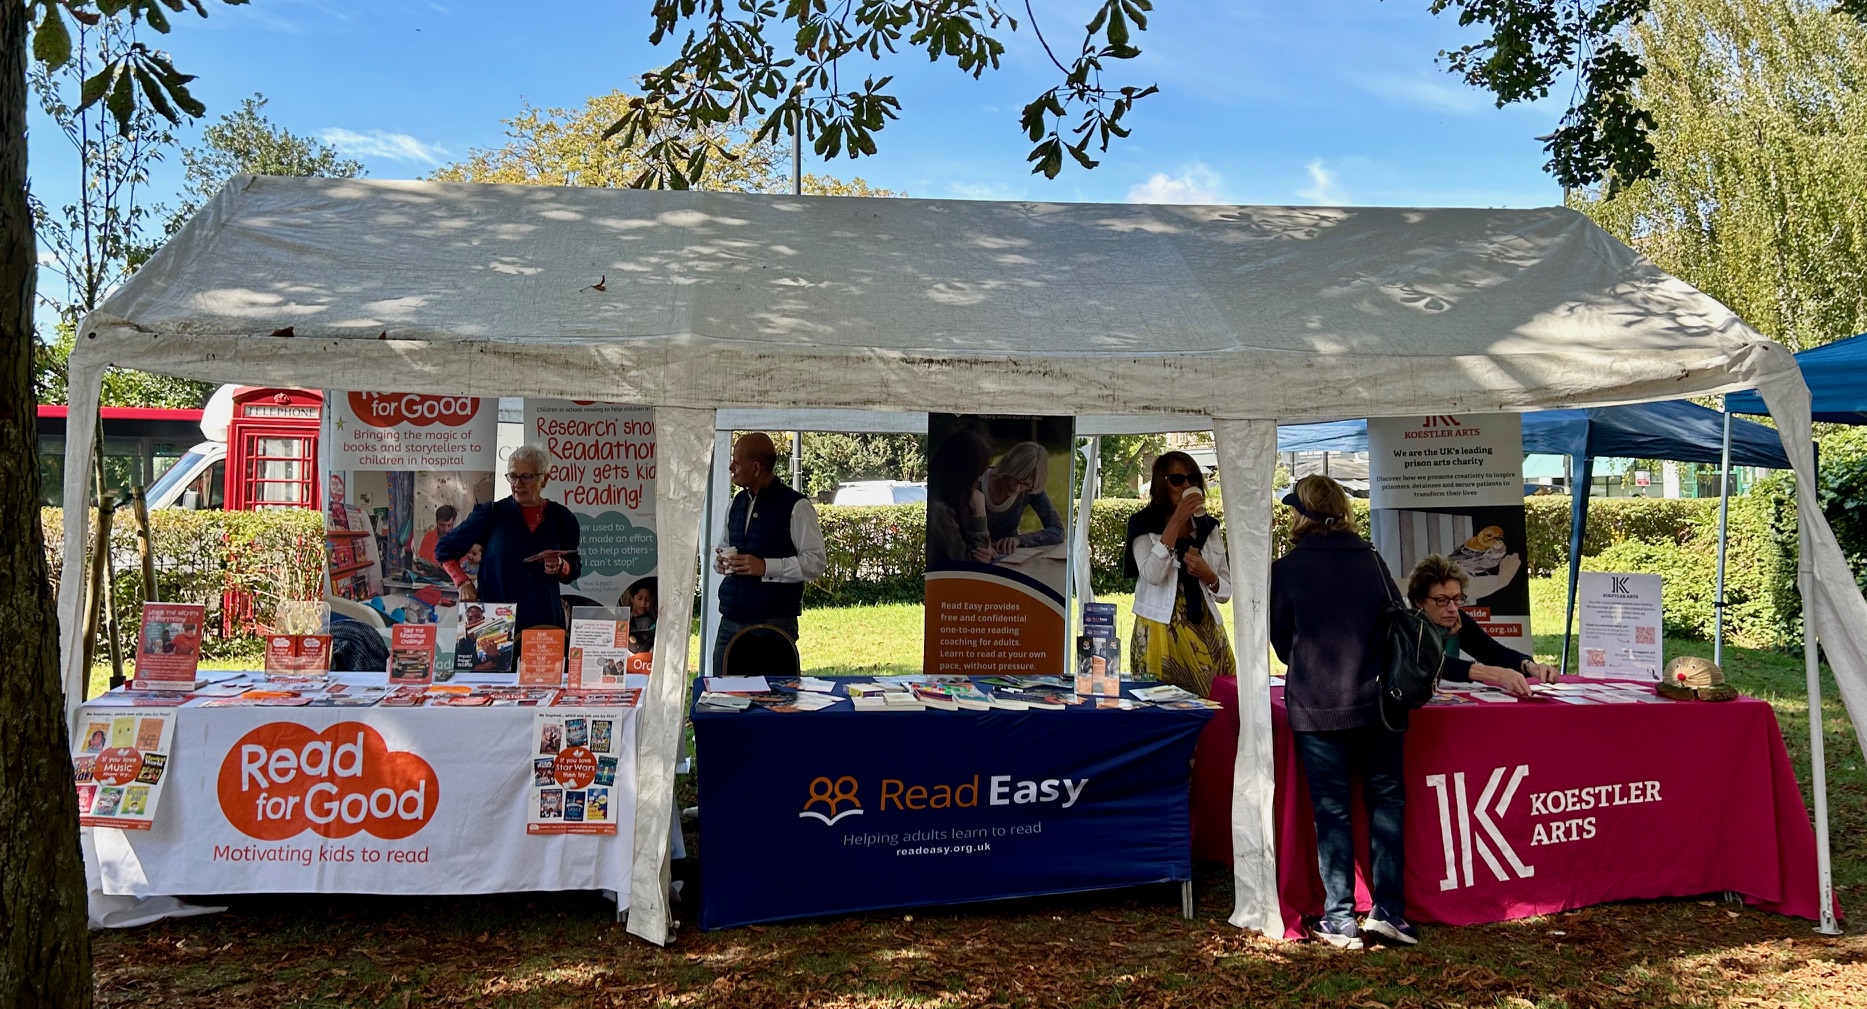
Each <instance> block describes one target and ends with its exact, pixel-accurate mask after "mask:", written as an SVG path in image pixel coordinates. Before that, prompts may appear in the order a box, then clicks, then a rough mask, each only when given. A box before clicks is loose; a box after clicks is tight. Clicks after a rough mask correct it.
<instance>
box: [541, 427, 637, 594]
mask: <svg viewBox="0 0 1867 1009" xmlns="http://www.w3.org/2000/svg"><path fill="white" fill-rule="evenodd" d="M525 440H526V442H528V443H530V444H533V445H537V446H538V447H540V448H542V449H544V450H545V451H546V452H549V453H550V454H551V480H550V482H549V483H548V484H547V485H546V486H545V496H546V497H548V498H550V499H551V500H553V501H557V502H559V503H561V504H562V505H564V507H566V508H569V509H570V510H571V511H572V512H574V513H576V515H577V520H578V525H579V527H580V529H581V533H580V539H579V542H578V550H579V553H580V555H581V558H582V560H583V575H582V576H581V577H579V578H578V579H577V580H576V581H575V582H572V583H570V587H568V588H567V589H566V590H565V591H566V592H572V593H576V594H578V595H582V596H586V597H588V598H589V599H590V600H591V601H593V602H594V603H595V604H596V605H599V606H616V605H618V600H620V599H622V597H623V594H624V593H625V592H626V591H627V590H628V589H629V587H630V586H631V585H634V584H635V583H637V582H638V581H640V580H641V579H643V578H648V577H651V576H653V575H654V573H655V412H654V411H653V410H650V409H647V408H644V407H630V406H620V405H618V404H615V403H591V402H585V401H582V400H562V399H527V400H526V401H525Z"/></svg>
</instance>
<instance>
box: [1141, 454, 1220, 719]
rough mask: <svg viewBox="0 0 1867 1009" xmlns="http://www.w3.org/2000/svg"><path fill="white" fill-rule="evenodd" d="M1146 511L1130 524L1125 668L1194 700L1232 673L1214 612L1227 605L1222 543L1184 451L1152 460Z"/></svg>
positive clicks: (1195, 469)
mask: <svg viewBox="0 0 1867 1009" xmlns="http://www.w3.org/2000/svg"><path fill="white" fill-rule="evenodd" d="M1148 493H1149V500H1148V503H1147V507H1145V508H1142V509H1141V510H1140V511H1138V512H1136V513H1135V514H1134V517H1133V518H1131V519H1129V520H1128V553H1127V554H1126V555H1125V556H1124V557H1123V558H1122V568H1123V573H1125V574H1126V575H1127V576H1128V577H1130V578H1133V579H1134V580H1135V586H1134V634H1133V641H1132V643H1131V644H1130V645H1129V664H1130V665H1131V666H1132V667H1133V668H1134V672H1135V675H1136V677H1137V678H1144V679H1153V680H1160V681H1163V682H1166V683H1172V684H1175V685H1177V686H1179V687H1182V688H1184V689H1187V690H1191V691H1192V692H1194V693H1196V694H1198V695H1199V696H1201V697H1206V696H1209V695H1210V694H1211V693H1212V678H1213V677H1215V676H1233V675H1236V674H1237V668H1236V663H1235V661H1234V660H1233V658H1232V644H1231V642H1230V641H1229V640H1227V638H1226V636H1225V622H1224V621H1223V620H1221V619H1220V617H1219V605H1220V604H1221V603H1224V602H1226V601H1228V600H1230V599H1231V598H1232V583H1231V572H1230V571H1229V570H1228V569H1227V567H1226V564H1225V536H1224V534H1222V533H1221V532H1220V531H1219V521H1218V520H1217V519H1215V518H1213V517H1212V516H1210V515H1207V514H1206V509H1205V501H1206V481H1205V479H1204V478H1202V477H1201V476H1200V473H1199V464H1198V463H1195V462H1194V461H1193V457H1192V456H1190V455H1187V454H1186V453H1185V452H1168V453H1165V454H1163V455H1162V456H1161V457H1160V458H1158V459H1156V460H1154V476H1153V484H1152V486H1151V487H1150V488H1149V491H1148Z"/></svg>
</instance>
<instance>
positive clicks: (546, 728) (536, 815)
mask: <svg viewBox="0 0 1867 1009" xmlns="http://www.w3.org/2000/svg"><path fill="white" fill-rule="evenodd" d="M627 716H628V715H627V712H626V711H624V710H621V709H617V708H540V709H538V711H537V712H535V713H534V714H533V716H532V739H533V741H534V742H535V744H536V745H535V746H534V748H533V749H534V751H535V752H534V753H533V754H532V756H531V757H530V760H531V762H532V766H531V787H530V788H527V789H525V790H524V792H523V793H522V794H523V796H524V801H525V803H526V809H525V832H526V833H527V834H612V835H613V834H615V833H616V820H615V816H614V815H613V811H612V809H611V805H610V802H611V798H612V792H613V790H614V788H615V786H616V768H617V765H618V763H619V761H620V757H619V751H618V749H617V744H618V743H619V742H620V741H621V738H622V720H623V719H624V718H626V717H627Z"/></svg>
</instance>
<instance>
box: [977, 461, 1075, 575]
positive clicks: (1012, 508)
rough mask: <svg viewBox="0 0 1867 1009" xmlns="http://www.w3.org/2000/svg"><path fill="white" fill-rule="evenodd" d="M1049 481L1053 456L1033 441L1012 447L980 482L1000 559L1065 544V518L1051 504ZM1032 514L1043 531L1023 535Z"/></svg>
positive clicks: (994, 545) (987, 518)
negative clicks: (1026, 515) (1023, 550)
mask: <svg viewBox="0 0 1867 1009" xmlns="http://www.w3.org/2000/svg"><path fill="white" fill-rule="evenodd" d="M1049 481H1050V453H1049V452H1048V451H1046V450H1045V448H1044V446H1042V445H1039V444H1038V443H1037V442H1034V441H1021V442H1019V443H1017V444H1016V445H1013V446H1011V448H1010V449H1008V450H1007V451H1006V452H1005V454H1004V455H1002V456H999V458H998V461H997V462H995V463H993V464H992V468H990V469H988V470H986V471H985V475H984V476H981V477H980V478H979V490H980V492H981V493H982V494H983V495H984V499H985V523H986V528H987V530H988V531H989V532H990V533H991V537H992V549H993V550H994V551H996V552H997V553H998V555H999V556H1001V557H1002V556H1004V555H1005V554H1008V553H1011V552H1012V551H1013V550H1017V549H1018V548H1020V547H1042V546H1049V545H1050V544H1052V543H1061V542H1063V516H1061V515H1059V514H1057V506H1056V505H1053V504H1051V503H1050V493H1049V492H1048V491H1046V490H1045V489H1044V488H1045V487H1046V486H1048V484H1049ZM1026 510H1029V511H1030V512H1031V513H1032V514H1033V515H1036V516H1037V521H1038V522H1040V523H1042V525H1043V528H1041V529H1033V530H1032V531H1030V532H1028V533H1020V532H1019V531H1018V526H1019V525H1020V524H1022V523H1023V522H1024V513H1025V511H1026Z"/></svg>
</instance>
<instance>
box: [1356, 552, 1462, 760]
mask: <svg viewBox="0 0 1867 1009" xmlns="http://www.w3.org/2000/svg"><path fill="white" fill-rule="evenodd" d="M1368 552H1369V553H1370V554H1371V555H1373V557H1374V563H1375V568H1376V570H1377V572H1378V573H1379V576H1380V579H1381V584H1382V585H1385V586H1386V587H1387V606H1386V608H1384V609H1383V610H1382V611H1381V615H1380V616H1379V617H1378V618H1376V620H1375V622H1374V648H1373V649H1372V651H1373V653H1374V668H1375V675H1376V676H1377V677H1379V679H1380V681H1381V722H1382V723H1383V724H1384V725H1386V726H1387V728H1388V731H1390V732H1405V731H1406V729H1407V712H1409V711H1412V710H1413V709H1414V708H1417V707H1420V706H1421V705H1424V704H1425V703H1426V702H1427V701H1430V700H1432V699H1433V692H1434V691H1436V690H1438V689H1439V674H1440V671H1441V670H1443V669H1444V668H1445V665H1446V644H1445V640H1444V639H1443V638H1441V637H1440V636H1439V629H1438V628H1437V627H1434V626H1433V623H1432V621H1431V620H1428V619H1427V617H1426V614H1424V613H1422V612H1420V611H1419V610H1417V609H1415V608H1413V607H1412V606H1409V605H1407V602H1406V600H1404V599H1402V598H1400V592H1399V590H1397V589H1396V588H1395V587H1394V579H1393V576H1392V575H1390V574H1389V573H1388V570H1387V564H1386V563H1385V562H1384V561H1382V560H1381V555H1380V554H1379V553H1376V552H1375V551H1374V550H1373V549H1372V548H1370V549H1369V551H1368Z"/></svg>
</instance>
